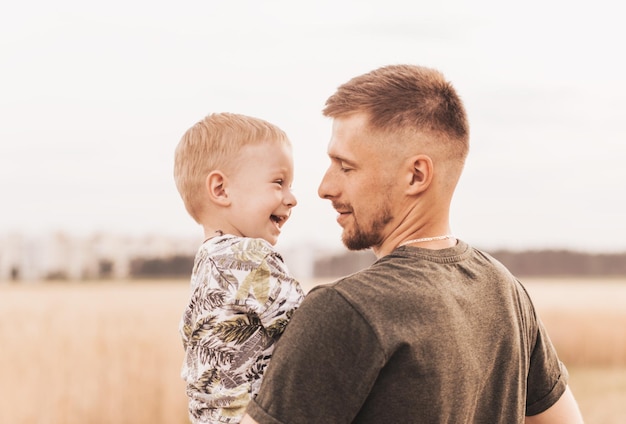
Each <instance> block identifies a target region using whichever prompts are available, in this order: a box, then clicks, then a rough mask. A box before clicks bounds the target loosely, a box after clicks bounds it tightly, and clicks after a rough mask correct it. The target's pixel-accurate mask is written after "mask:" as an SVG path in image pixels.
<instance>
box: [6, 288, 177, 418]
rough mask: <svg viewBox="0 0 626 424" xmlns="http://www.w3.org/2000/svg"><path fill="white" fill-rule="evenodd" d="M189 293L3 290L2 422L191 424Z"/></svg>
mask: <svg viewBox="0 0 626 424" xmlns="http://www.w3.org/2000/svg"><path fill="white" fill-rule="evenodd" d="M186 297H187V290H186V285H185V284H167V283H163V284H160V283H158V284H142V283H132V284H130V283H129V284H124V285H121V284H98V285H93V284H85V285H37V286H11V287H6V286H5V287H1V288H0V343H1V348H0V349H1V350H0V376H1V377H0V423H12V424H22V423H23V424H27V423H28V424H78V423H81V424H84V423H90V424H98V423H102V424H104V423H107V424H109V423H119V424H123V423H172V424H176V423H184V422H188V421H187V415H186V397H185V393H184V384H183V383H182V380H181V379H180V378H179V377H178V370H179V368H180V364H181V361H182V345H181V342H180V339H179V337H178V334H177V324H178V318H179V316H180V313H181V311H182V309H183V307H184V304H185V301H186Z"/></svg>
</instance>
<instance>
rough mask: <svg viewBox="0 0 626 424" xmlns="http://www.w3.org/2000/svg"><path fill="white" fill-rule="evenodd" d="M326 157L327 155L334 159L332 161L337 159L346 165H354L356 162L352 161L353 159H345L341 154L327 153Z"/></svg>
mask: <svg viewBox="0 0 626 424" xmlns="http://www.w3.org/2000/svg"><path fill="white" fill-rule="evenodd" d="M328 157H329V158H330V159H331V160H334V161H337V162H343V163H345V164H346V165H350V166H356V162H354V161H352V160H350V159H346V158H344V157H343V156H339V155H332V154H329V155H328Z"/></svg>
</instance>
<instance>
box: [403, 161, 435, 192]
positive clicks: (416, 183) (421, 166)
mask: <svg viewBox="0 0 626 424" xmlns="http://www.w3.org/2000/svg"><path fill="white" fill-rule="evenodd" d="M408 180H409V185H408V188H407V193H408V194H412V195H416V194H419V193H421V192H423V191H424V190H426V189H427V188H428V186H429V185H430V183H431V182H432V180H433V160H432V159H431V158H430V156H426V155H418V156H414V157H412V158H411V160H410V172H409V175H408Z"/></svg>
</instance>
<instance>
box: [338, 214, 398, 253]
mask: <svg viewBox="0 0 626 424" xmlns="http://www.w3.org/2000/svg"><path fill="white" fill-rule="evenodd" d="M377 211H378V212H377V214H376V215H374V216H373V217H372V221H371V223H370V224H369V225H368V226H367V227H365V226H361V225H360V224H359V222H358V220H357V218H356V215H355V214H354V210H353V212H352V218H353V220H354V221H353V227H352V231H351V232H349V231H348V230H346V229H344V231H343V234H342V236H341V240H342V241H343V244H344V245H345V246H346V247H347V248H348V249H350V250H364V249H369V248H370V247H372V246H376V245H378V244H380V243H381V242H382V238H383V236H382V234H381V231H382V229H383V228H385V225H387V224H388V223H389V222H390V221H391V220H392V219H393V216H392V215H391V211H390V210H389V208H388V207H387V206H386V205H385V206H384V207H382V209H377Z"/></svg>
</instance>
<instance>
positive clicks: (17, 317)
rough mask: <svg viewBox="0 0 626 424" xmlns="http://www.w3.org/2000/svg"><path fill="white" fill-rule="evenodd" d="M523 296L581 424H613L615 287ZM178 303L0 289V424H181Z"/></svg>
mask: <svg viewBox="0 0 626 424" xmlns="http://www.w3.org/2000/svg"><path fill="white" fill-rule="evenodd" d="M313 284H314V282H310V283H309V284H308V287H311V286H312V285H313ZM525 284H526V285H527V287H528V289H529V291H530V293H531V295H532V296H533V298H534V299H535V303H536V305H537V308H538V309H539V311H540V313H541V316H542V317H543V320H544V322H545V324H546V326H547V327H548V330H549V332H550V334H551V336H552V339H553V342H554V344H555V346H556V347H557V350H558V351H559V353H560V355H561V357H562V359H563V360H564V361H565V362H566V364H567V365H568V367H569V368H570V373H571V380H570V383H571V386H572V389H573V390H574V393H575V395H576V397H577V398H578V400H579V402H580V406H581V410H582V411H583V414H584V415H585V418H586V421H587V423H588V424H593V423H603V424H607V423H608V424H611V423H618V422H620V423H621V422H623V417H624V416H626V402H624V400H626V338H625V332H624V328H626V308H625V307H624V305H626V281H622V282H611V283H604V282H589V281H578V282H576V283H574V284H570V283H569V282H566V281H552V282H551V283H550V284H549V285H546V284H540V283H539V282H538V281H537V280H530V281H525ZM308 287H307V288H308ZM187 295H188V286H187V284H186V283H185V282H175V281H168V282H153V283H148V282H146V283H139V282H132V283H108V284H58V285H57V284H54V285H45V284H36V285H21V286H18V285H0V423H11V424H27V423H28V424H74V423H90V424H99V423H116V424H124V423H129V424H131V423H132V424H143V423H155V424H158V423H167V424H178V423H185V422H188V421H187V413H186V397H185V393H184V384H183V382H182V380H181V379H180V377H179V370H180V365H181V361H182V357H183V351H182V345H181V342H180V339H179V336H178V328H177V327H178V321H179V318H180V314H181V312H182V310H183V308H184V306H185V303H186V301H187Z"/></svg>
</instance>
